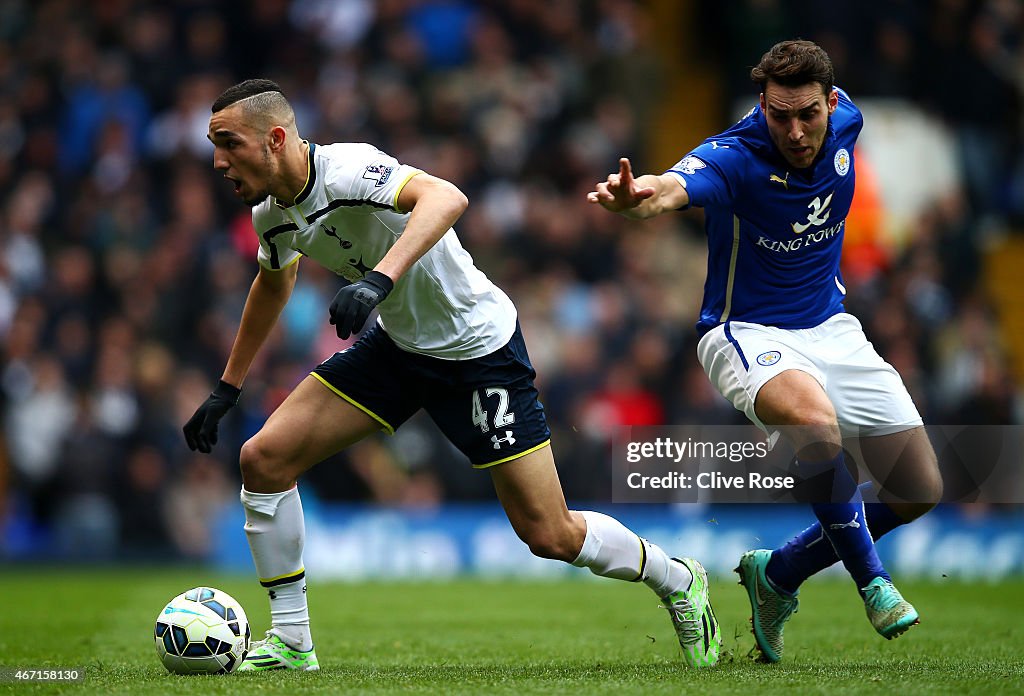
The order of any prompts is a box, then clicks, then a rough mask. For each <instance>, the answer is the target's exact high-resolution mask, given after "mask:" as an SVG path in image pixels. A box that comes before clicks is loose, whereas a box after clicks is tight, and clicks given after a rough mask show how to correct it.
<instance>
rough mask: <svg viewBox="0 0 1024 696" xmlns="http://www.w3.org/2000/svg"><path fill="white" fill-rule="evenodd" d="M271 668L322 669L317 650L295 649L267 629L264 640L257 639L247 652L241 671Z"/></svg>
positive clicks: (240, 667) (258, 670) (313, 670)
mask: <svg viewBox="0 0 1024 696" xmlns="http://www.w3.org/2000/svg"><path fill="white" fill-rule="evenodd" d="M269 669H297V670H301V671H303V672H315V671H316V670H318V669H320V663H319V662H318V661H317V659H316V651H315V650H306V651H302V650H295V649H293V648H291V647H290V646H289V645H288V644H287V643H285V642H284V641H283V640H281V637H280V636H278V635H277V634H276V633H274V632H273V629H271V630H270V631H267V637H266V639H264V640H257V641H255V642H254V643H253V644H252V645H251V646H250V647H249V652H248V653H246V655H245V659H244V660H242V664H240V665H239V666H238V671H239V672H263V671H266V670H269Z"/></svg>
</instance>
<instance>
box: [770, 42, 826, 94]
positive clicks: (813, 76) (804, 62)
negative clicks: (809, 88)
mask: <svg viewBox="0 0 1024 696" xmlns="http://www.w3.org/2000/svg"><path fill="white" fill-rule="evenodd" d="M750 79H751V80H753V81H754V82H756V83H758V84H759V85H761V91H762V92H763V91H764V88H765V86H766V85H767V84H768V83H769V82H774V83H776V84H779V85H782V86H783V87H801V86H803V85H807V84H811V83H812V82H817V83H818V84H819V85H821V89H822V91H824V92H825V94H826V95H828V94H829V93H830V92H831V91H832V85H833V83H834V81H835V73H834V72H833V70H832V60H831V59H830V58H829V57H828V54H827V53H825V49H823V48H822V47H821V46H819V45H818V44H816V43H814V42H813V41H804V40H802V39H796V40H792V41H780V42H779V43H777V44H775V45H774V46H772V47H771V49H770V50H769V51H768V52H767V53H765V54H764V55H763V56H761V62H760V63H758V64H757V65H756V66H754V69H753V70H751V71H750Z"/></svg>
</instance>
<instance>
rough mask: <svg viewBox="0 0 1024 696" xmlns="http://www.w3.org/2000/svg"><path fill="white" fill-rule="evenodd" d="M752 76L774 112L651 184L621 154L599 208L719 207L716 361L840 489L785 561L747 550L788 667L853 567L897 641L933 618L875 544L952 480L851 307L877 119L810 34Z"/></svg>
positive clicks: (710, 298) (764, 632) (733, 393)
mask: <svg viewBox="0 0 1024 696" xmlns="http://www.w3.org/2000/svg"><path fill="white" fill-rule="evenodd" d="M750 75H751V79H752V80H753V81H754V82H755V83H757V84H759V85H760V87H761V95H760V101H759V104H758V105H757V106H755V107H754V108H753V109H752V110H751V111H750V113H748V114H747V115H746V116H745V117H744V118H743V119H741V120H740V121H739V122H738V123H736V124H735V125H734V126H733V127H731V128H730V129H728V130H726V131H725V132H723V133H721V134H720V135H716V136H713V137H711V138H708V139H707V140H705V141H704V142H703V143H702V144H701V145H700V146H698V147H697V148H695V149H694V150H693V151H692V152H690V153H689V154H687V155H686V156H685V157H683V158H682V159H681V160H680V161H679V162H678V163H677V164H675V165H674V166H673V167H672V168H671V169H669V170H668V171H667V172H665V173H664V174H661V175H650V174H648V175H644V176H639V177H636V178H634V177H633V174H632V172H631V167H630V162H629V160H627V159H621V160H620V162H619V171H618V173H614V174H611V175H609V176H608V178H607V180H606V181H604V182H601V183H599V184H598V185H597V187H596V190H595V191H592V192H590V193H589V194H588V196H587V198H588V200H589V201H590V202H591V203H596V204H599V205H601V206H603V207H604V208H606V209H607V210H610V211H612V212H617V213H621V214H623V215H625V216H626V217H630V218H648V217H652V216H655V215H659V214H661V213H664V212H667V211H672V210H679V209H685V208H687V207H689V206H698V207H702V208H704V211H705V228H706V232H707V237H708V245H709V256H708V271H707V279H706V282H705V285H704V300H703V305H702V307H701V313H700V320H699V322H698V323H697V330H698V333H699V334H700V336H701V338H700V341H699V343H698V347H697V353H698V357H699V360H700V363H701V365H702V366H703V368H704V371H705V372H706V373H707V375H708V377H709V378H710V379H711V381H712V382H713V383H714V385H715V386H716V387H717V388H718V390H719V391H720V392H721V393H722V394H723V395H724V396H725V397H726V398H727V399H729V400H730V401H731V402H732V404H733V405H734V406H735V407H736V408H737V409H738V410H740V411H742V412H743V413H744V414H746V416H747V418H749V419H750V421H751V422H753V423H754V424H755V425H757V426H759V427H760V428H762V429H763V430H765V431H766V432H770V431H772V430H773V429H778V430H779V431H781V432H782V434H783V435H784V436H785V437H786V438H787V439H788V440H789V441H790V444H791V445H792V446H793V448H794V451H795V452H796V453H797V461H798V470H799V471H800V472H801V474H802V475H803V476H805V477H808V478H814V475H815V474H822V473H826V474H830V477H831V478H830V479H829V480H831V481H833V486H834V488H833V489H832V493H831V495H828V496H825V497H826V498H827V500H821V499H820V498H817V499H815V500H813V501H811V502H812V509H813V512H814V515H815V517H816V518H817V520H818V521H817V523H816V524H814V525H812V526H811V527H809V528H808V529H805V530H804V531H803V532H801V533H800V534H798V535H797V536H796V537H795V538H793V539H792V540H791V541H789V542H788V543H786V544H784V545H783V546H781V547H779V548H777V549H775V550H774V551H768V550H765V549H758V550H754V551H749V552H747V553H745V554H744V555H743V557H742V558H741V559H740V563H739V567H738V568H737V572H738V573H739V574H740V583H741V584H742V585H743V586H744V587H745V588H746V590H747V594H748V597H749V599H750V606H751V611H752V626H753V633H754V638H755V640H756V642H757V647H758V648H759V650H760V652H761V657H762V659H763V660H766V661H769V662H777V661H778V660H780V659H781V658H782V653H783V626H784V624H785V623H786V621H787V620H788V619H789V618H790V617H791V616H792V614H793V613H794V612H795V611H796V609H797V603H798V600H797V594H798V589H799V587H800V585H801V583H803V581H804V580H806V579H807V578H809V577H810V576H811V575H814V574H815V573H817V572H818V571H820V570H823V569H825V568H827V567H829V566H831V565H832V564H833V563H835V562H836V561H840V560H841V561H842V562H843V565H844V566H845V567H846V569H847V571H848V572H849V573H850V575H851V576H852V578H853V580H854V581H855V582H856V585H857V588H858V590H859V592H860V595H861V597H862V599H863V601H864V606H865V610H866V612H867V615H868V618H869V619H870V621H871V623H872V625H873V626H874V628H875V629H876V630H877V631H878V632H879V633H880V634H881V635H882V636H884V637H885V638H893V637H895V636H898V635H900V634H901V633H903V632H904V631H906V630H907V629H908V628H910V627H911V626H913V625H914V624H916V623H918V613H917V611H916V610H915V609H914V607H913V606H912V605H911V604H910V603H909V602H908V601H907V600H905V599H904V598H903V597H902V596H901V594H900V593H899V591H898V590H897V589H896V588H895V587H894V586H893V583H892V579H891V578H890V576H889V574H888V573H887V572H886V571H885V568H884V567H883V565H882V563H881V562H880V560H879V558H878V555H877V553H876V552H875V547H874V540H873V538H874V539H877V538H878V537H880V536H882V535H883V534H885V533H886V532H889V531H891V530H892V529H894V528H895V527H897V526H899V525H902V524H905V523H907V522H909V521H912V520H913V519H916V518H917V517H919V516H921V515H922V514H924V513H925V512H927V511H928V510H929V509H931V508H932V507H933V506H934V505H935V504H936V503H937V502H938V500H939V498H940V497H941V491H942V481H941V477H940V475H939V471H938V465H937V463H936V458H935V453H934V451H933V449H932V446H931V443H930V442H929V440H928V437H927V434H926V433H925V430H924V427H923V424H922V421H921V417H920V415H919V414H918V412H917V409H916V407H915V406H914V403H913V402H912V400H911V398H910V395H909V394H908V392H907V390H906V387H905V386H904V385H903V382H902V380H901V379H900V377H899V375H898V374H897V372H896V371H895V370H894V369H893V367H892V366H891V365H889V364H888V363H886V362H885V361H884V360H883V359H882V358H881V357H880V356H879V355H878V354H877V353H876V351H875V350H874V347H873V346H872V345H871V344H870V343H869V342H868V340H867V338H866V337H865V335H864V332H863V330H862V329H861V325H860V322H858V321H857V319H856V318H855V317H853V316H852V315H850V314H847V313H846V312H845V310H844V308H843V299H844V297H845V294H846V289H845V288H844V286H843V282H842V278H841V275H840V271H839V258H840V253H841V249H842V243H843V231H844V226H845V222H846V216H847V213H848V212H849V209H850V203H851V200H852V199H853V191H854V145H855V144H856V141H857V136H858V135H859V133H860V131H861V128H862V126H863V118H862V116H861V113H860V111H859V110H858V109H857V107H856V106H855V105H854V104H853V102H852V101H851V100H850V98H849V96H848V95H847V94H846V93H845V92H843V91H842V90H841V89H838V88H836V87H835V86H834V85H833V69H832V63H831V60H830V59H829V57H828V55H827V54H826V53H825V51H824V50H822V49H821V48H820V47H819V46H817V45H816V44H814V43H812V42H810V41H802V40H796V41H783V42H781V43H778V44H776V45H775V46H773V47H772V48H771V50H769V51H768V52H767V53H765V54H764V56H763V57H762V58H761V61H760V63H759V64H758V65H757V66H756V67H754V69H753V70H752V71H751V74H750ZM844 445H845V446H847V447H850V448H852V447H853V446H856V447H857V449H858V450H859V452H860V453H861V454H862V455H863V457H864V460H865V464H866V465H867V467H868V469H869V470H870V471H871V473H872V475H873V477H874V478H875V479H876V480H878V481H879V483H881V484H882V487H881V489H880V491H879V494H878V498H879V501H880V502H878V503H870V504H866V505H865V503H864V501H863V495H862V493H863V492H864V491H863V488H858V487H857V485H856V482H855V481H854V479H853V477H852V476H851V474H850V473H849V471H848V469H847V467H846V464H847V462H846V460H845V456H846V455H845V453H844ZM819 478H820V477H819ZM866 485H868V486H869V485H870V484H866Z"/></svg>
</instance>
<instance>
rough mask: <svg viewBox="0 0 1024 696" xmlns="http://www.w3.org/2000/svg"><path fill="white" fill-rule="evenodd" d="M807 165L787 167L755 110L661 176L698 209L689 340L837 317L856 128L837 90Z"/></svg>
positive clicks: (853, 111)
mask: <svg viewBox="0 0 1024 696" xmlns="http://www.w3.org/2000/svg"><path fill="white" fill-rule="evenodd" d="M837 92H838V97H839V105H838V107H837V108H836V110H835V111H834V112H833V114H832V116H831V118H830V122H829V126H828V131H827V133H826V135H825V142H824V144H823V145H822V150H821V152H820V153H819V155H818V157H817V159H816V160H815V162H814V164H813V165H811V166H810V167H807V168H805V169H796V168H793V167H791V166H790V165H789V164H788V163H787V162H786V160H785V158H783V156H782V154H781V153H780V152H779V151H778V150H777V149H776V147H775V145H774V144H773V143H772V140H771V137H770V135H769V133H768V124H767V123H766V121H765V116H764V113H763V112H762V111H761V108H760V106H758V107H755V108H754V109H753V110H752V111H751V112H750V113H749V114H747V116H745V117H744V118H743V119H742V120H740V121H739V122H738V123H737V124H736V125H734V126H733V127H732V128H730V129H728V130H727V131H725V132H723V133H722V134H720V135H716V136H714V137H711V138H708V139H707V140H705V141H704V142H703V143H702V144H701V145H700V146H699V147H697V148H696V149H694V150H693V151H691V152H690V153H689V154H688V155H686V157H684V158H683V159H682V160H680V161H679V162H678V163H677V164H675V165H674V166H673V167H672V168H671V169H669V170H668V173H671V174H674V175H675V176H678V177H679V178H680V179H681V180H682V181H683V184H684V185H685V186H686V191H687V193H688V194H689V197H690V205H695V206H698V207H702V208H704V212H705V228H706V231H707V235H708V250H709V254H708V273H707V279H706V280H705V282H704V302H703V305H702V306H701V312H700V321H699V322H698V323H697V331H698V332H699V333H700V334H701V335H703V334H704V333H706V332H707V331H708V330H710V329H711V328H713V327H715V326H717V325H718V324H721V323H724V322H727V321H731V320H735V321H749V322H755V323H758V324H766V325H769V326H777V327H780V328H784V329H805V328H809V327H812V326H817V325H818V324H820V323H822V322H823V321H825V320H826V319H828V318H829V317H831V316H833V315H835V314H838V313H839V312H842V311H844V310H843V298H844V297H845V295H846V289H845V287H843V281H842V278H841V276H840V273H839V256H840V253H841V251H842V246H843V231H844V228H845V226H846V216H847V214H848V213H849V211H850V203H851V201H852V200H853V189H854V167H853V149H854V145H855V144H856V142H857V136H858V135H859V134H860V131H861V127H862V126H863V124H864V119H863V117H862V116H861V113H860V110H859V109H857V107H856V106H854V104H853V102H852V101H850V98H849V97H848V96H847V95H846V93H845V92H843V91H842V90H839V89H837Z"/></svg>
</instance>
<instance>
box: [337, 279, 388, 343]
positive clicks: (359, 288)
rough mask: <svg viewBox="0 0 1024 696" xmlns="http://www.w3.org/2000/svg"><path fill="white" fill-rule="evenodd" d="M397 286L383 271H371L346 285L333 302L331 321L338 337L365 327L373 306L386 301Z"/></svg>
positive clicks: (343, 336)
mask: <svg viewBox="0 0 1024 696" xmlns="http://www.w3.org/2000/svg"><path fill="white" fill-rule="evenodd" d="M394 287H395V283H394V281H392V280H391V278H389V277H388V276H386V275H384V274H383V273H378V272H377V271H370V272H369V273H367V274H366V275H365V276H363V279H362V280H357V281H356V282H354V283H351V284H350V285H346V286H345V287H343V288H342V289H341V290H339V291H338V294H337V295H335V296H334V301H333V302H331V323H332V324H334V327H335V328H336V329H337V331H338V338H348V337H349V336H351V335H352V334H354V333H357V332H358V331H359V330H360V329H362V328H363V324H365V323H366V317H368V316H370V312H372V311H373V308H374V307H376V306H377V305H379V304H380V303H381V302H383V301H384V298H385V297H387V296H388V293H389V292H391V290H392V289H393V288H394Z"/></svg>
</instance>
